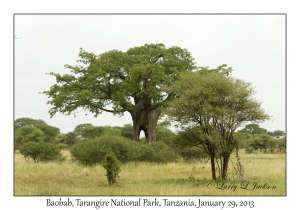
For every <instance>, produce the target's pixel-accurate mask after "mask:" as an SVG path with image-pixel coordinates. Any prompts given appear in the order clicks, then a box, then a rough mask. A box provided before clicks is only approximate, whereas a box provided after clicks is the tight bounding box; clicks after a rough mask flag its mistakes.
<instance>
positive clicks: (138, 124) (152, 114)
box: [130, 102, 161, 144]
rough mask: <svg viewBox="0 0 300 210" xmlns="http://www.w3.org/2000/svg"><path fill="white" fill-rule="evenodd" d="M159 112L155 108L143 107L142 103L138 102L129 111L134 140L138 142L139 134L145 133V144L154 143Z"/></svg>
mask: <svg viewBox="0 0 300 210" xmlns="http://www.w3.org/2000/svg"><path fill="white" fill-rule="evenodd" d="M160 113H161V111H160V110H159V109H158V108H156V109H153V107H151V106H147V107H146V108H145V105H144V104H143V102H139V103H137V104H136V106H134V107H133V108H132V110H131V111H130V114H131V118H132V122H133V131H134V140H135V141H139V142H140V141H141V140H140V133H141V131H143V132H144V133H145V138H146V140H145V143H148V144H151V143H152V142H155V141H156V125H157V122H158V118H159V116H160Z"/></svg>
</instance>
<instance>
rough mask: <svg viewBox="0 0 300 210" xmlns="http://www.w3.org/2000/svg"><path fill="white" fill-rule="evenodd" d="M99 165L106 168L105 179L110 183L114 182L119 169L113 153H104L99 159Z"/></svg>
mask: <svg viewBox="0 0 300 210" xmlns="http://www.w3.org/2000/svg"><path fill="white" fill-rule="evenodd" d="M101 165H102V166H103V168H105V169H106V176H107V181H108V183H109V184H110V185H112V184H114V183H115V182H116V179H117V178H118V177H119V176H118V175H119V173H120V171H121V168H120V164H119V162H118V160H117V157H116V156H115V155H114V154H111V153H110V154H106V155H105V156H104V158H103V160H102V161H101Z"/></svg>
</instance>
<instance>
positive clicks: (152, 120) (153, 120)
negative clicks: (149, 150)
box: [145, 109, 161, 144]
mask: <svg viewBox="0 0 300 210" xmlns="http://www.w3.org/2000/svg"><path fill="white" fill-rule="evenodd" d="M160 113H161V111H160V110H159V109H154V110H153V111H151V112H150V113H149V116H148V120H149V126H148V130H147V135H146V134H145V136H146V143H147V144H151V143H152V142H156V126H157V122H158V118H159V115H160Z"/></svg>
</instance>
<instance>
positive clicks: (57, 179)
mask: <svg viewBox="0 0 300 210" xmlns="http://www.w3.org/2000/svg"><path fill="white" fill-rule="evenodd" d="M63 153H64V155H65V156H66V157H67V159H66V160H65V161H63V162H48V163H43V162H39V163H34V162H33V161H32V160H25V159H24V158H23V156H22V155H21V154H19V153H18V152H16V153H15V159H14V161H15V165H14V168H15V172H14V194H15V195H16V196H19V195H41V196H50V195H61V196H62V195H66V196H71V195H78V196H83V195H90V196H91V195H103V196H105V195H109V196H112V195H156V196H157V195H166V196H167V195H182V196H185V195H224V196H226V195H230V196H232V195H256V196H257V195H286V161H285V154H244V153H243V152H241V163H242V165H243V166H244V170H245V171H244V177H243V180H229V181H226V182H224V181H214V182H212V181H211V172H210V164H209V162H206V163H205V162H200V161H198V162H191V163H186V162H178V163H168V164H154V163H127V164H124V165H122V167H121V172H120V178H119V179H118V182H117V183H116V184H114V185H112V186H109V185H108V183H107V179H106V176H105V173H106V171H105V170H104V169H103V168H102V167H101V166H95V167H92V168H90V167H84V166H82V165H79V164H78V163H77V162H76V161H72V160H71V157H70V154H69V152H68V151H63ZM229 169H230V171H232V167H230V168H229Z"/></svg>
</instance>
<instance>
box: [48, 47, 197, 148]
mask: <svg viewBox="0 0 300 210" xmlns="http://www.w3.org/2000/svg"><path fill="white" fill-rule="evenodd" d="M79 58H80V59H79V60H78V61H77V62H80V63H82V64H83V65H80V66H71V65H65V67H66V68H68V69H70V70H71V74H64V75H61V74H57V73H53V72H51V73H50V75H53V76H55V77H56V81H57V84H55V85H53V86H52V87H51V88H50V90H48V91H44V92H43V93H44V94H46V95H47V96H48V98H51V100H50V101H48V102H47V103H48V104H51V105H52V108H51V109H50V110H49V113H50V115H51V117H52V116H53V115H54V114H55V113H57V112H60V113H64V114H67V115H70V114H74V113H75V110H77V108H79V107H81V108H83V109H85V110H88V111H90V112H92V113H93V114H94V116H95V117H97V116H98V115H99V114H101V113H102V112H103V111H105V112H111V113H113V114H116V115H122V114H123V113H124V112H129V113H130V115H131V117H132V122H133V130H134V140H135V141H139V136H140V132H141V131H142V130H143V131H144V132H145V137H146V142H148V143H151V142H154V141H155V140H156V125H157V121H158V118H159V116H160V114H161V111H160V107H161V106H162V105H163V104H164V103H165V102H166V101H168V100H170V99H172V98H173V94H172V93H171V92H168V91H162V88H163V87H165V86H169V85H170V84H171V83H173V82H174V81H176V80H177V79H178V74H179V73H180V72H183V71H191V70H193V69H195V66H194V64H195V63H194V59H193V58H192V56H191V54H190V53H189V52H188V51H187V50H186V49H181V48H180V47H174V46H173V47H170V48H166V47H165V46H164V45H163V44H145V45H144V46H140V47H134V48H130V49H129V50H128V51H126V52H122V51H118V50H111V51H108V52H104V53H102V54H100V55H95V54H93V53H89V52H86V51H84V50H82V49H80V53H79ZM108 105H110V106H111V108H109V107H108Z"/></svg>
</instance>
